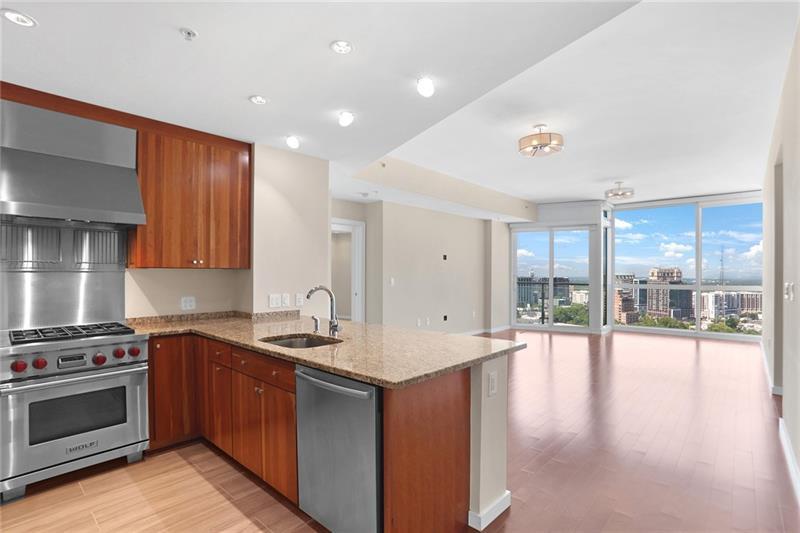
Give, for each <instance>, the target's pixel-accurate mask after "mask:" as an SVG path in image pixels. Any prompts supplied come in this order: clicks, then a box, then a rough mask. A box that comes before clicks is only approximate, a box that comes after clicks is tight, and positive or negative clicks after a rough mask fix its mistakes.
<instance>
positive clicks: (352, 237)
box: [331, 218, 366, 322]
mask: <svg viewBox="0 0 800 533" xmlns="http://www.w3.org/2000/svg"><path fill="white" fill-rule="evenodd" d="M365 271H366V224H365V223H364V222H362V221H360V220H348V219H344V218H333V219H331V290H333V293H334V294H335V295H336V310H337V313H338V315H339V318H341V319H342V320H352V321H354V322H364V320H365V316H366V310H365V301H366V299H365V297H364V292H365V290H366V287H365V285H366V281H365V279H366V275H365Z"/></svg>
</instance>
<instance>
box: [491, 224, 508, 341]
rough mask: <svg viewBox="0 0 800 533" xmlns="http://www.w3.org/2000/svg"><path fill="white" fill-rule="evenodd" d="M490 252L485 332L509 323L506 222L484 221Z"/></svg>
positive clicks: (501, 327)
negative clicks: (487, 314)
mask: <svg viewBox="0 0 800 533" xmlns="http://www.w3.org/2000/svg"><path fill="white" fill-rule="evenodd" d="M486 226H487V232H488V239H489V253H488V258H487V261H488V265H489V267H488V268H489V272H488V273H487V281H486V298H487V300H488V303H487V310H488V312H489V316H488V317H487V321H486V322H487V324H486V327H487V329H491V330H498V329H503V328H505V327H507V326H509V325H510V324H511V251H510V249H511V229H510V227H509V225H508V224H506V223H505V222H497V221H494V220H487V221H486Z"/></svg>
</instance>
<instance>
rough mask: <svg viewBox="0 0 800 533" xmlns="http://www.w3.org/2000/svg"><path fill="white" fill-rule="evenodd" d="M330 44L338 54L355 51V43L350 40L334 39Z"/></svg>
mask: <svg viewBox="0 0 800 533" xmlns="http://www.w3.org/2000/svg"><path fill="white" fill-rule="evenodd" d="M330 46H331V50H333V51H334V52H336V53H337V54H342V55H344V54H349V53H350V52H352V51H353V45H352V44H350V42H349V41H333V42H332V43H331V45H330Z"/></svg>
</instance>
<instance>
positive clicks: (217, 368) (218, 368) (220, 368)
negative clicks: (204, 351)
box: [214, 366, 222, 372]
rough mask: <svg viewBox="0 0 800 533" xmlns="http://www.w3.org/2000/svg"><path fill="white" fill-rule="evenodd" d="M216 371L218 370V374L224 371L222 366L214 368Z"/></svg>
mask: <svg viewBox="0 0 800 533" xmlns="http://www.w3.org/2000/svg"><path fill="white" fill-rule="evenodd" d="M214 370H216V371H217V372H219V371H220V370H222V367H221V366H215V367H214Z"/></svg>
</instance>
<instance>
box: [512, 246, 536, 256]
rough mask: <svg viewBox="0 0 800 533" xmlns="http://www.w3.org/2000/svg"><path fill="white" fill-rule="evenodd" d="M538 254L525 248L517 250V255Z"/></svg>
mask: <svg viewBox="0 0 800 533" xmlns="http://www.w3.org/2000/svg"><path fill="white" fill-rule="evenodd" d="M535 255H536V254H534V253H533V252H531V251H530V250H526V249H525V248H519V249H518V250H517V257H534V256H535Z"/></svg>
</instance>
